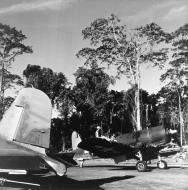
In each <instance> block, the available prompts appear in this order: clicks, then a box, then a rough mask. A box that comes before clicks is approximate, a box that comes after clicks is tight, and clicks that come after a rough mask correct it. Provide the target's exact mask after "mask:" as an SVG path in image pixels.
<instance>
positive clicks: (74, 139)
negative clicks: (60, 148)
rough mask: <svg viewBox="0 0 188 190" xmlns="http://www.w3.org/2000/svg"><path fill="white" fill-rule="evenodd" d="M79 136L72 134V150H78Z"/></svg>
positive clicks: (75, 133)
mask: <svg viewBox="0 0 188 190" xmlns="http://www.w3.org/2000/svg"><path fill="white" fill-rule="evenodd" d="M81 141H82V140H81V138H80V135H79V134H78V133H77V132H76V131H73V132H72V150H76V149H78V144H79V143H80V142H81Z"/></svg>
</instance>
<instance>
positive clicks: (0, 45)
mask: <svg viewBox="0 0 188 190" xmlns="http://www.w3.org/2000/svg"><path fill="white" fill-rule="evenodd" d="M25 39H26V36H25V35H24V34H23V33H22V31H18V30H16V28H14V27H13V28H12V27H10V26H9V25H5V24H2V23H0V65H1V83H0V85H1V93H0V98H1V103H2V106H3V105H4V104H3V101H4V92H5V86H6V80H5V76H6V72H7V70H8V69H9V68H10V66H11V64H12V62H14V60H15V58H16V57H17V56H18V55H21V54H23V53H32V49H31V47H30V46H25V45H24V44H23V40H25ZM3 110H4V109H2V112H3Z"/></svg>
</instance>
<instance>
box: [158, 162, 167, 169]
mask: <svg viewBox="0 0 188 190" xmlns="http://www.w3.org/2000/svg"><path fill="white" fill-rule="evenodd" d="M157 167H158V168H159V169H166V168H167V163H166V162H165V161H164V160H160V161H158V162H157Z"/></svg>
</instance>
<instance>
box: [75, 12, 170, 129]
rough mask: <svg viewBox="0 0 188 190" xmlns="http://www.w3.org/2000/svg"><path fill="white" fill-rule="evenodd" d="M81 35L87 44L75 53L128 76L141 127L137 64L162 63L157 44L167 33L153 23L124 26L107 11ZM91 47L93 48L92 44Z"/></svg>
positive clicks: (161, 51) (87, 62) (162, 51)
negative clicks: (129, 27)
mask: <svg viewBox="0 0 188 190" xmlns="http://www.w3.org/2000/svg"><path fill="white" fill-rule="evenodd" d="M82 35H83V38H84V39H89V40H90V45H91V47H88V48H83V49H82V50H80V51H79V52H78V54H77V56H78V57H84V58H85V65H93V64H107V65H108V66H112V67H115V68H116V69H117V77H120V76H121V75H122V74H123V75H126V76H127V77H128V78H129V79H130V83H131V85H132V86H135V87H136V88H137V91H136V93H135V107H136V115H135V120H136V128H137V130H141V128H142V127H141V122H140V117H141V116H140V99H139V97H140V95H139V93H140V77H141V76H140V67H141V65H142V64H143V63H146V62H150V63H151V62H152V64H153V65H158V66H162V65H163V62H165V61H166V59H167V55H166V49H164V48H157V45H158V44H159V43H161V42H164V41H165V40H166V39H167V37H168V34H167V33H165V32H164V31H163V30H162V28H161V27H159V26H158V25H157V24H155V23H151V24H148V25H146V26H144V27H140V28H135V29H128V28H127V27H126V25H124V24H122V23H121V21H120V19H119V18H118V17H117V16H115V15H113V14H112V15H111V16H110V17H109V18H99V19H96V20H95V21H93V22H92V23H91V25H90V26H89V27H86V28H85V29H84V30H83V31H82ZM92 47H93V48H92Z"/></svg>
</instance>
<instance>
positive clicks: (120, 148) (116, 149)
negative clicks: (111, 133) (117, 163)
mask: <svg viewBox="0 0 188 190" xmlns="http://www.w3.org/2000/svg"><path fill="white" fill-rule="evenodd" d="M78 147H79V148H82V149H84V150H87V151H89V152H91V153H93V154H94V155H96V156H99V157H101V158H113V159H115V158H117V157H119V156H121V155H124V157H126V158H125V159H130V158H134V155H135V153H136V152H137V150H136V149H135V148H133V147H131V146H129V145H124V144H121V143H117V142H115V141H108V140H106V139H102V138H88V139H85V140H83V141H82V142H81V143H79V144H78Z"/></svg>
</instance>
